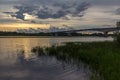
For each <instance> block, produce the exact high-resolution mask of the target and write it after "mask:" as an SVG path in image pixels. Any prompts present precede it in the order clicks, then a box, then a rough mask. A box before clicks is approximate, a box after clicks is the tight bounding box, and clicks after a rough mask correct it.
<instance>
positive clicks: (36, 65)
mask: <svg viewBox="0 0 120 80" xmlns="http://www.w3.org/2000/svg"><path fill="white" fill-rule="evenodd" d="M93 41H113V38H111V37H53V38H50V37H49V38H47V37H46V38H0V80H89V78H90V70H89V68H88V67H84V64H83V63H82V62H80V63H78V64H79V66H76V65H73V64H72V63H71V64H70V63H66V62H64V61H59V60H57V59H56V58H55V57H50V56H41V57H37V56H36V55H35V54H34V53H32V52H31V49H32V48H34V47H36V46H40V47H49V46H51V45H60V44H62V43H64V42H93Z"/></svg>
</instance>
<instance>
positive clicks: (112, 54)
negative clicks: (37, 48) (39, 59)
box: [46, 42, 120, 80]
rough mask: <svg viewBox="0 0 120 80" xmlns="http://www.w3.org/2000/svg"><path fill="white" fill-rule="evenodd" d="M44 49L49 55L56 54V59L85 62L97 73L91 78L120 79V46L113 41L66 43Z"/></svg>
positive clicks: (99, 79)
mask: <svg viewBox="0 0 120 80" xmlns="http://www.w3.org/2000/svg"><path fill="white" fill-rule="evenodd" d="M46 51H47V53H48V55H50V56H53V55H54V56H56V54H57V58H58V59H59V58H62V59H63V60H68V59H72V60H81V61H83V62H85V63H87V64H88V65H89V66H90V67H91V68H92V69H94V71H95V73H96V72H97V73H99V75H98V74H96V76H92V78H91V79H92V80H120V47H119V45H116V44H115V42H92V43H67V44H66V45H62V46H56V47H54V46H53V47H50V48H46ZM97 76H98V77H99V78H98V77H97ZM96 77H97V78H96Z"/></svg>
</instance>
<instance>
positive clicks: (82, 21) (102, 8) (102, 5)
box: [0, 0, 120, 30]
mask: <svg viewBox="0 0 120 80" xmlns="http://www.w3.org/2000/svg"><path fill="white" fill-rule="evenodd" d="M119 20H120V0H0V30H13V28H14V29H18V28H29V27H32V28H38V27H40V28H46V27H49V26H56V27H63V26H64V25H66V26H67V27H73V28H94V27H106V26H105V25H115V24H116V22H117V21H119ZM45 25H46V26H45ZM107 27H110V26H107Z"/></svg>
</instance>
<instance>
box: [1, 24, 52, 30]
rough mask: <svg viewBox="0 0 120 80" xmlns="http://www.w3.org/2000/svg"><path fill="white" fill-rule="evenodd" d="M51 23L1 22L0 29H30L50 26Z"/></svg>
mask: <svg viewBox="0 0 120 80" xmlns="http://www.w3.org/2000/svg"><path fill="white" fill-rule="evenodd" d="M49 27H50V24H33V23H10V24H0V30H5V31H9V30H10V31H14V30H16V29H28V28H35V29H36V28H42V29H45V28H49Z"/></svg>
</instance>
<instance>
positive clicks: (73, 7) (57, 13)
mask: <svg viewBox="0 0 120 80" xmlns="http://www.w3.org/2000/svg"><path fill="white" fill-rule="evenodd" d="M89 7H90V3H86V2H82V3H77V2H74V3H70V4H68V3H54V4H50V5H46V4H42V5H41V4H40V5H33V6H32V5H29V4H22V5H19V6H14V8H15V9H17V10H18V11H17V12H15V13H14V14H13V12H4V13H6V14H11V13H12V15H11V16H12V17H16V18H17V19H21V20H25V15H24V14H25V13H27V14H29V15H33V16H37V18H39V19H48V18H53V19H57V18H62V17H66V16H67V15H71V17H82V16H84V14H85V13H84V12H85V11H86V10H87V9H88V8H89Z"/></svg>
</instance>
